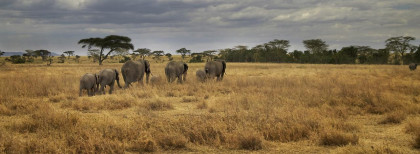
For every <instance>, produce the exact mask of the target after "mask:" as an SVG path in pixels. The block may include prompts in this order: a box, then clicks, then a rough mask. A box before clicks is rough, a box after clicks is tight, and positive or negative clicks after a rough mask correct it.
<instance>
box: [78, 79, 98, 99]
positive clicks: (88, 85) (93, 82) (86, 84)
mask: <svg viewBox="0 0 420 154" xmlns="http://www.w3.org/2000/svg"><path fill="white" fill-rule="evenodd" d="M98 85H99V82H98V75H96V74H91V73H86V74H85V75H83V76H82V77H81V78H80V87H79V97H80V96H82V90H83V89H86V90H87V92H88V96H94V95H95V92H96V91H98Z"/></svg>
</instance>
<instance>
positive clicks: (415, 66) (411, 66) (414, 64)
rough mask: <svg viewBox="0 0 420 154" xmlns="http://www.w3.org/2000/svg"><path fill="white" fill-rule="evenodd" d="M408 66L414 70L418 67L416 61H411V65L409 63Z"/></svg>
mask: <svg viewBox="0 0 420 154" xmlns="http://www.w3.org/2000/svg"><path fill="white" fill-rule="evenodd" d="M408 68H410V70H411V71H414V70H416V68H417V64H416V63H411V64H410V65H408Z"/></svg>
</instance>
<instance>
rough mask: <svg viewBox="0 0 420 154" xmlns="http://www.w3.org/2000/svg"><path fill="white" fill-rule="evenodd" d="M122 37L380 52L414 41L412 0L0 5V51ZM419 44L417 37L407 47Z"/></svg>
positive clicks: (168, 45)
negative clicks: (397, 41) (390, 43)
mask: <svg viewBox="0 0 420 154" xmlns="http://www.w3.org/2000/svg"><path fill="white" fill-rule="evenodd" d="M107 35H122V36H128V37H130V38H131V39H132V43H133V45H134V48H135V49H138V48H149V49H151V50H152V51H155V50H163V51H165V52H170V53H175V51H176V50H178V49H180V48H187V49H189V50H191V51H192V52H202V51H206V50H217V49H225V48H234V47H235V46H237V45H245V46H248V47H249V48H252V47H254V46H256V45H259V44H264V43H267V42H269V41H272V40H274V39H280V40H289V41H290V45H291V47H290V48H289V52H291V51H293V50H305V48H304V47H303V44H302V41H303V40H308V39H322V40H324V41H326V43H327V44H328V45H329V49H341V48H342V47H345V46H350V45H360V46H371V47H372V48H384V46H385V43H384V42H385V40H386V39H388V38H390V37H396V36H413V37H416V38H417V39H420V1H419V0H369V1H367V0H299V1H298V0H0V50H2V51H6V52H18V51H24V50H27V49H31V50H38V49H46V50H49V51H53V52H56V53H62V52H64V51H69V50H72V51H76V54H78V55H86V54H87V49H85V48H81V45H79V44H77V42H78V41H79V40H80V39H84V38H90V37H105V36H107ZM412 44H414V45H420V42H419V40H416V41H414V42H412Z"/></svg>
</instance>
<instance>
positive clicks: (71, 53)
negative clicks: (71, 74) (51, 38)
mask: <svg viewBox="0 0 420 154" xmlns="http://www.w3.org/2000/svg"><path fill="white" fill-rule="evenodd" d="M63 53H64V54H67V56H68V58H67V59H70V56H73V55H74V51H64V52H63Z"/></svg>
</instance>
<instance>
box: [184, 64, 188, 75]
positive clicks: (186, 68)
mask: <svg viewBox="0 0 420 154" xmlns="http://www.w3.org/2000/svg"><path fill="white" fill-rule="evenodd" d="M187 71H188V65H187V63H184V72H183V73H186V72H187Z"/></svg>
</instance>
